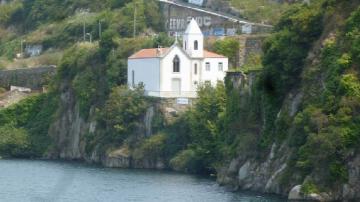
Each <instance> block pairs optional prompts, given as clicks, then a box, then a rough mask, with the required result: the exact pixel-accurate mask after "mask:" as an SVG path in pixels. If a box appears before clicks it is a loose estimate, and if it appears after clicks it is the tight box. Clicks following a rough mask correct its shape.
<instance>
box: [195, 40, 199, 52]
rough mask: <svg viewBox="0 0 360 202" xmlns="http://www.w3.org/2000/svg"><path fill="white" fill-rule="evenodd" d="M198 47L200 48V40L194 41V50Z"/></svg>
mask: <svg viewBox="0 0 360 202" xmlns="http://www.w3.org/2000/svg"><path fill="white" fill-rule="evenodd" d="M198 49H199V42H198V41H194V50H198Z"/></svg>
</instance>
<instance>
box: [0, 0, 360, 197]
mask: <svg viewBox="0 0 360 202" xmlns="http://www.w3.org/2000/svg"><path fill="white" fill-rule="evenodd" d="M35 2H38V3H40V2H42V4H36V3H35ZM45 2H50V1H39V0H38V1H36V0H34V1H26V3H30V5H31V6H30V7H28V6H24V5H25V4H24V2H22V1H13V2H12V3H11V4H8V5H6V6H8V7H9V8H8V9H9V10H10V11H12V12H10V13H11V15H10V14H8V15H4V16H5V17H4V16H2V19H3V20H2V22H3V23H2V27H3V29H5V30H6V32H9V30H12V29H10V27H12V26H14V25H16V24H18V25H17V26H15V27H16V28H13V29H14V30H16V32H12V33H13V34H14V35H15V36H16V37H14V38H11V37H12V36H11V34H8V35H4V36H6V37H7V38H1V40H4V41H5V43H1V45H0V53H1V54H2V55H3V57H5V58H6V57H7V55H8V54H9V55H12V54H13V52H14V51H15V50H16V48H15V47H17V46H18V45H19V38H18V36H24V37H29V38H27V40H34V41H35V39H32V38H31V37H30V36H34V37H35V36H37V35H36V34H34V33H35V32H36V33H44V34H45V35H44V36H46V37H42V38H40V39H36V40H42V43H44V44H48V45H47V46H45V47H46V48H47V49H48V51H50V49H52V48H53V49H54V50H56V49H59V50H60V49H66V51H65V52H64V54H63V57H62V58H61V60H60V62H59V65H58V74H57V77H56V79H55V80H54V81H53V82H52V83H51V85H50V90H49V93H48V94H43V95H41V96H37V97H31V98H29V99H27V100H25V101H23V102H21V103H19V104H18V105H15V106H13V107H11V108H8V109H5V110H1V111H0V138H1V142H0V152H1V155H4V156H13V157H40V156H50V157H52V158H66V159H86V160H89V159H90V160H93V161H95V162H96V157H98V158H101V157H103V156H106V155H107V154H109V153H111V152H112V151H114V150H116V149H119V148H121V151H122V153H125V154H126V155H127V156H130V157H131V158H132V160H134V161H141V160H144V159H151V160H154V161H157V160H158V159H162V160H163V161H164V162H165V163H164V164H165V165H166V167H168V168H172V169H174V170H179V171H184V172H191V173H199V174H218V177H219V181H222V182H224V183H228V184H232V185H234V186H235V187H240V188H247V189H251V190H255V191H263V192H271V193H278V194H284V195H286V194H288V193H289V191H290V190H291V188H292V187H294V186H295V185H302V189H301V193H302V194H304V195H307V194H311V193H316V194H323V193H326V194H325V195H326V196H328V197H330V199H333V200H335V199H336V200H343V199H353V200H356V199H358V198H360V195H359V193H360V192H359V191H358V190H360V188H359V186H358V185H359V181H360V176H359V174H358V172H357V171H356V170H357V169H358V167H359V166H360V165H359V164H358V162H357V160H356V159H358V158H360V154H359V150H358V148H359V145H360V135H359V134H360V128H359V126H360V123H359V121H360V113H359V112H360V77H359V75H360V74H359V71H360V70H359V67H360V58H359V55H360V30H359V27H360V24H359V23H360V8H359V6H360V3H359V2H358V1H357V0H352V1H349V0H336V1H335V0H322V1H317V2H316V3H314V4H311V5H310V6H309V5H305V4H295V5H292V6H291V7H290V8H289V10H288V11H287V12H285V13H284V14H283V15H282V17H281V18H280V20H279V21H278V23H277V25H276V26H275V28H274V33H272V35H271V36H270V37H269V38H268V39H267V40H266V42H265V44H264V48H263V49H264V56H263V57H262V59H261V60H262V66H263V70H262V71H261V72H260V73H258V74H257V75H256V76H253V77H252V75H248V79H251V78H252V80H251V82H250V81H249V82H247V83H246V84H244V85H243V86H236V85H234V82H232V80H231V78H227V79H226V81H225V83H221V82H220V83H218V85H217V86H216V87H212V86H209V85H206V84H205V85H203V86H201V87H200V88H199V92H198V95H199V99H198V100H197V102H196V103H195V104H194V106H193V107H192V108H191V109H189V110H188V111H187V112H186V113H183V114H178V115H177V117H176V119H175V120H174V121H172V122H167V121H165V117H164V114H162V113H161V112H158V111H156V112H155V114H156V116H155V118H154V121H153V123H152V129H153V135H152V136H150V137H145V136H144V135H143V134H142V133H141V132H139V131H142V130H143V125H142V124H143V120H144V117H145V115H146V112H147V110H148V109H149V107H150V106H156V104H157V100H156V99H153V98H149V97H144V96H143V86H138V87H137V88H136V89H135V90H129V89H128V88H127V86H126V79H127V78H126V58H127V57H128V56H129V55H130V54H131V53H133V52H134V51H136V50H138V49H140V48H146V47H157V46H158V45H164V46H165V45H170V44H172V42H173V41H172V40H171V39H170V38H168V37H166V36H164V35H163V34H159V35H157V36H156V37H148V36H146V35H148V34H147V33H151V32H152V31H159V30H160V31H161V26H158V25H159V23H161V18H160V17H159V16H158V15H153V13H154V12H151V13H150V12H149V13H148V11H150V10H151V11H153V10H155V11H156V9H158V8H157V6H156V5H157V4H155V3H154V4H152V3H151V2H153V1H150V3H149V1H146V2H145V1H136V2H138V5H139V19H143V21H140V22H139V25H138V26H139V27H138V28H139V29H138V31H139V33H141V34H139V36H137V37H135V38H131V35H132V27H131V17H130V16H131V14H133V11H134V10H133V8H134V7H133V6H134V5H135V4H134V3H135V2H134V1H131V2H122V4H117V3H119V2H121V1H109V2H108V3H110V4H108V3H99V2H98V3H99V4H98V5H97V4H96V1H92V2H91V4H90V3H89V2H86V1H85V0H84V1H74V2H73V3H71V1H66V3H69V4H65V3H58V1H54V2H52V3H51V4H46V3H45ZM75 2H76V3H75ZM81 2H82V3H84V4H81ZM92 4H94V5H92ZM100 4H101V5H100ZM36 5H38V6H40V5H41V6H45V7H42V9H40V10H41V12H40V11H36V9H35V8H37V7H36ZM46 5H47V6H48V7H47V6H46ZM55 5H56V6H60V7H61V6H69V8H73V10H72V11H71V9H69V12H70V14H68V15H70V16H63V15H62V14H60V13H58V14H56V12H55V11H56V10H55V11H54V10H52V9H54V8H53V7H52V6H55ZM84 5H88V6H90V5H91V6H95V5H97V6H95V7H89V8H91V9H93V10H94V11H93V12H85V13H84V12H80V13H77V12H76V10H77V9H78V8H81V7H84ZM140 6H143V7H142V8H143V10H142V11H141V9H140V8H141V7H140ZM147 6H154V7H153V8H146V7H147ZM104 7H105V8H106V9H108V10H107V12H105V11H103V12H97V9H100V8H104ZM25 8H26V9H25ZM29 8H30V10H29ZM66 8H67V7H66ZM44 9H45V10H44ZM48 9H49V10H48ZM17 10H18V11H17ZM25 11H26V12H25ZM45 11H47V12H49V13H47V14H43V13H46V12H45ZM18 12H19V15H18V14H17V13H18ZM35 13H37V15H35ZM155 13H156V14H157V13H158V12H155ZM20 14H21V15H20ZM42 14H43V15H42ZM83 15H86V16H88V18H87V19H88V20H89V22H87V24H89V25H90V24H91V25H93V28H92V29H89V30H90V31H91V32H92V33H93V35H94V39H95V40H97V42H96V43H89V42H81V43H76V42H77V41H80V40H81V32H82V31H81V30H82V26H81V25H82V23H83V21H82V20H79V19H81V18H82V17H81V16H83ZM6 16H8V17H6ZM9 16H10V17H9ZM21 16H27V17H32V18H33V20H34V24H32V23H30V24H27V23H29V22H27V21H26V20H23V21H21V20H16V19H18V18H19V19H25V18H21ZM141 16H142V18H141ZM119 17H120V18H119ZM103 18H104V19H109V20H108V21H107V23H104V33H103V34H102V37H101V39H99V38H97V37H96V31H97V22H98V20H99V19H103ZM129 18H130V19H129ZM9 19H11V20H9ZM10 22H11V23H10ZM13 22H14V23H13ZM54 23H55V24H54ZM58 23H59V24H58ZM52 24H54V25H56V26H49V25H52ZM30 25H31V26H30ZM42 28H44V31H43V32H39V30H41V29H42ZM50 28H51V29H53V30H60V32H61V33H63V34H58V32H56V31H49V30H48V31H45V30H46V29H50ZM24 30H27V31H24ZM48 33H52V34H49V35H48ZM79 33H80V34H79ZM35 38H36V37H35ZM226 44H228V45H226ZM12 45H14V46H13V47H14V48H13V49H8V48H4V47H12ZM232 45H234V44H233V43H231V40H230V43H229V41H228V40H225V44H217V45H216V47H218V49H219V50H221V51H223V52H224V53H226V52H229V55H230V54H231V53H232V52H231V51H228V47H232ZM236 45H237V44H235V47H237V46H236ZM11 50H13V52H11ZM230 56H231V55H230ZM8 59H9V57H8ZM93 123H96V124H95V125H96V127H90V126H93V125H94V124H93ZM89 125H90V126H89ZM74 128H75V129H79V130H80V129H83V130H82V131H80V132H79V131H78V130H73V129H74ZM94 128H95V129H94ZM91 129H93V130H91ZM48 131H50V132H49V133H47V132H48ZM78 137H79V138H78ZM74 138H75V139H76V138H78V139H81V140H79V141H80V143H78V145H76V146H77V148H73V145H74V144H72V143H73V142H74V141H73V139H74ZM72 141H73V142H72ZM68 151H70V152H68ZM73 151H79V154H78V155H74V153H76V152H73ZM126 155H124V156H126ZM94 159H95V160H94ZM97 162H100V161H99V160H98V161H97ZM244 167H245V168H244ZM354 167H355V169H354ZM246 169H248V172H245V171H247V170H246ZM244 170H245V171H244ZM354 170H355V171H354ZM240 171H241V172H240ZM244 173H245V174H244ZM240 175H241V176H240ZM224 176H225V177H224ZM246 179H248V181H246ZM348 190H350V191H348Z"/></svg>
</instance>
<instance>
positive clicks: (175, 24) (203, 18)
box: [161, 2, 272, 36]
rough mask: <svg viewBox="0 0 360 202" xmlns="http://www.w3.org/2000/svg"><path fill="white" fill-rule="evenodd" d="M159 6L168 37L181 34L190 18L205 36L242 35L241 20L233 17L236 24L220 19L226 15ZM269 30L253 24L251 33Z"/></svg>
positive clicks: (172, 5)
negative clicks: (194, 20) (196, 23)
mask: <svg viewBox="0 0 360 202" xmlns="http://www.w3.org/2000/svg"><path fill="white" fill-rule="evenodd" d="M161 6H162V12H163V15H164V16H165V22H166V23H165V29H166V30H167V31H168V33H169V34H170V35H174V34H175V33H176V32H177V33H183V32H184V31H185V29H186V26H187V24H188V22H190V20H191V19H192V18H194V19H196V21H197V22H198V24H199V26H200V28H201V30H202V31H203V33H204V35H205V36H234V35H236V34H238V33H242V26H243V25H244V24H243V23H240V22H239V21H241V19H238V18H237V17H233V19H238V20H237V22H234V20H231V19H229V18H226V17H222V16H223V15H226V14H220V15H216V14H215V13H213V12H204V11H201V9H196V7H195V9H191V8H189V6H188V7H186V6H184V7H183V6H179V5H174V4H170V3H165V2H162V3H161ZM202 9H203V8H202ZM204 9H205V8H204ZM211 13H212V14H211ZM271 29H272V27H271V26H270V27H269V26H266V25H261V24H253V25H252V26H251V33H268V32H270V31H271Z"/></svg>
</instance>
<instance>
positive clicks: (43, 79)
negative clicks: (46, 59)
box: [0, 66, 56, 90]
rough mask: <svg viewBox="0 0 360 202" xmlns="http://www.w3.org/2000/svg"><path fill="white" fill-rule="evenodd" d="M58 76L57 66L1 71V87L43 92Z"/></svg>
mask: <svg viewBox="0 0 360 202" xmlns="http://www.w3.org/2000/svg"><path fill="white" fill-rule="evenodd" d="M55 74H56V67H55V66H44V67H37V68H26V69H15V70H3V71H0V87H2V88H6V89H10V86H21V87H26V88H31V89H33V90H41V89H42V87H43V86H44V85H47V84H48V83H49V82H50V81H51V80H52V79H53V78H54V75H55Z"/></svg>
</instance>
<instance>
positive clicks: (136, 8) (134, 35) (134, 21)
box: [134, 2, 137, 38]
mask: <svg viewBox="0 0 360 202" xmlns="http://www.w3.org/2000/svg"><path fill="white" fill-rule="evenodd" d="M136 9H137V8H136V3H135V2H134V38H135V36H136Z"/></svg>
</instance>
